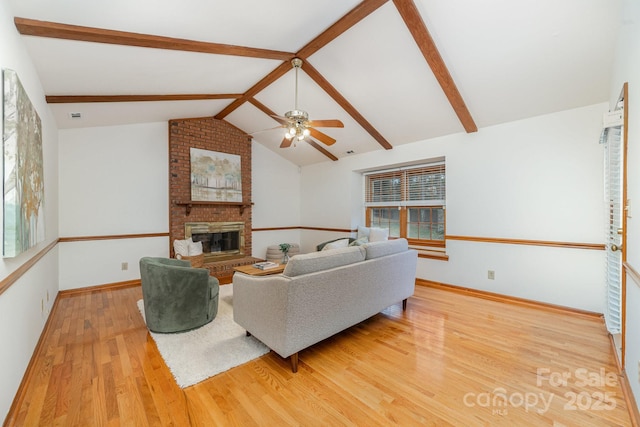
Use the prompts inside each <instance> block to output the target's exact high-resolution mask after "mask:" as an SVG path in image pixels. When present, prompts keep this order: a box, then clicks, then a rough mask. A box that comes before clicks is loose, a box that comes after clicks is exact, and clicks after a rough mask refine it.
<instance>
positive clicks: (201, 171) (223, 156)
mask: <svg viewBox="0 0 640 427" xmlns="http://www.w3.org/2000/svg"><path fill="white" fill-rule="evenodd" d="M189 154H190V159H191V200H192V201H200V202H242V174H241V170H240V165H241V164H240V160H241V159H240V156H238V155H236V154H228V153H221V152H218V151H210V150H202V149H199V148H191V149H190V153H189Z"/></svg>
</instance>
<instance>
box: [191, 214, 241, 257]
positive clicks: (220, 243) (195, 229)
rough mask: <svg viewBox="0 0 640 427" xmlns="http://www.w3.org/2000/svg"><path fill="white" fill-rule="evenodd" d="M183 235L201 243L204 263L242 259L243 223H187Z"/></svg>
mask: <svg viewBox="0 0 640 427" xmlns="http://www.w3.org/2000/svg"><path fill="white" fill-rule="evenodd" d="M184 235H185V238H186V239H188V238H189V237H191V239H192V240H193V241H194V242H202V251H203V252H204V262H215V261H221V260H225V259H231V258H239V257H244V222H187V223H185V225H184Z"/></svg>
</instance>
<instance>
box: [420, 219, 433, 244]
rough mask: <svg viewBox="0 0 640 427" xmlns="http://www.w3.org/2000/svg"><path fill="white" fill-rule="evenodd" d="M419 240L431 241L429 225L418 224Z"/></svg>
mask: <svg viewBox="0 0 640 427" xmlns="http://www.w3.org/2000/svg"><path fill="white" fill-rule="evenodd" d="M419 238H420V239H425V240H431V224H428V223H427V224H422V223H421V224H420V232H419Z"/></svg>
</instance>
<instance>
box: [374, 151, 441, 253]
mask: <svg viewBox="0 0 640 427" xmlns="http://www.w3.org/2000/svg"><path fill="white" fill-rule="evenodd" d="M416 171H417V173H418V174H419V173H420V172H429V171H433V172H435V173H442V174H443V177H442V179H443V182H442V183H441V184H438V185H436V186H434V187H433V188H431V193H432V194H437V195H439V196H440V197H441V199H433V198H432V199H430V200H409V199H410V198H411V196H410V195H409V194H408V188H410V185H409V183H408V182H407V181H408V180H409V178H410V177H411V176H415V175H416ZM385 177H389V178H391V179H393V178H395V177H399V178H400V195H399V196H400V200H396V198H397V197H396V198H394V197H393V196H394V195H395V196H397V189H392V190H391V191H392V192H393V193H394V194H390V193H380V192H378V193H377V194H375V189H374V187H372V186H371V183H372V182H373V180H374V179H375V178H378V179H382V178H385ZM375 188H378V190H379V189H380V186H377V187H375ZM394 190H395V191H394ZM421 193H422V194H426V193H429V191H421ZM412 194H414V193H412ZM364 198H365V225H366V226H367V227H371V226H372V221H373V218H372V217H373V211H374V209H398V210H399V227H400V230H399V236H392V237H391V238H397V237H401V238H405V239H407V241H408V243H409V245H411V246H420V247H424V248H428V247H432V248H438V249H441V248H444V247H445V246H446V229H447V219H446V212H447V211H446V167H445V162H444V159H439V160H437V161H432V162H424V163H420V164H416V165H412V166H407V167H403V168H395V169H387V170H379V171H371V172H368V173H365V174H364ZM426 198H427V199H428V198H429V197H426ZM375 199H383V200H384V199H387V200H385V201H384V202H381V201H375ZM389 199H394V200H393V201H389ZM413 208H416V209H434V208H436V209H442V215H443V222H442V224H443V235H442V240H433V239H417V238H410V237H407V234H408V231H409V230H408V225H409V223H410V221H409V209H413ZM431 215H433V210H432V211H431ZM430 219H431V220H433V217H432V216H431V217H430ZM429 224H430V227H432V226H433V224H439V223H437V222H436V223H434V222H433V221H430V222H429ZM374 226H375V225H374ZM432 235H433V234H431V236H432Z"/></svg>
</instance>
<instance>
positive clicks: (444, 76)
mask: <svg viewBox="0 0 640 427" xmlns="http://www.w3.org/2000/svg"><path fill="white" fill-rule="evenodd" d="M393 3H394V4H395V6H396V9H398V12H400V16H401V17H402V19H403V20H404V23H405V24H406V26H407V28H408V29H409V32H410V33H411V35H412V36H413V39H414V40H415V42H416V44H417V45H418V48H419V49H420V51H421V52H422V55H423V56H424V58H425V59H426V60H427V63H428V64H429V67H431V70H432V71H433V74H434V75H435V77H436V80H438V83H439V84H440V87H441V88H442V90H443V91H444V94H445V96H446V97H447V99H448V100H449V103H450V104H451V106H452V107H453V110H454V111H455V113H456V115H457V116H458V119H459V120H460V122H461V123H462V126H463V127H464V129H465V130H466V131H467V133H471V132H477V131H478V127H477V126H476V124H475V122H474V120H473V117H471V113H470V112H469V110H468V109H467V106H466V104H465V102H464V99H462V95H460V92H459V91H458V88H457V86H456V83H455V82H454V81H453V78H452V77H451V74H450V73H449V70H448V69H447V66H446V65H445V63H444V61H443V59H442V56H440V52H439V51H438V48H437V47H436V44H435V42H434V41H433V38H432V37H431V34H429V30H428V29H427V26H426V24H425V23H424V20H423V19H422V16H421V15H420V12H419V11H418V8H417V7H416V5H415V3H414V2H413V0H393Z"/></svg>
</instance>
